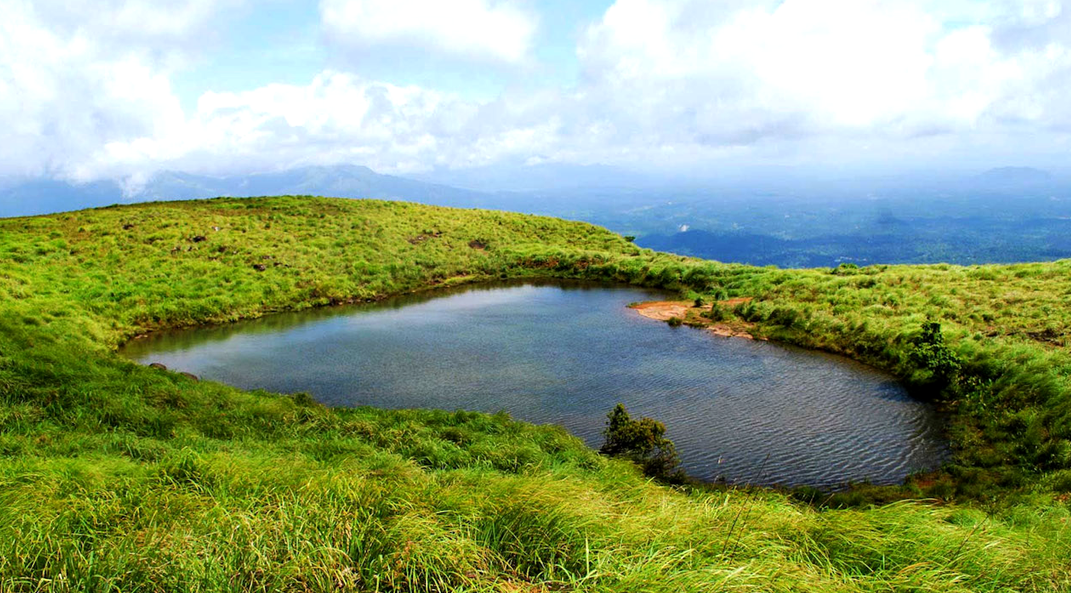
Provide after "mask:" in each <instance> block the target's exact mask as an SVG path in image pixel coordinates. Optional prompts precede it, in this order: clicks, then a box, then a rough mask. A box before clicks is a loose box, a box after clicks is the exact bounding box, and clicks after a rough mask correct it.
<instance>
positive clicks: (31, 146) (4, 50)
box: [0, 0, 181, 176]
mask: <svg viewBox="0 0 1071 593" xmlns="http://www.w3.org/2000/svg"><path fill="white" fill-rule="evenodd" d="M46 4H47V3H33V4H31V3H29V2H25V1H18V0H14V1H12V2H9V3H8V4H7V5H6V12H5V15H4V18H3V19H2V20H0V125H2V129H3V130H4V131H3V132H2V134H3V141H2V142H0V163H3V164H2V165H0V174H23V175H33V174H41V173H46V172H48V173H53V174H58V175H67V176H69V175H73V168H74V166H75V164H76V163H78V162H80V161H81V160H82V159H84V158H86V156H87V155H88V154H90V153H92V152H93V151H95V150H97V149H98V148H99V147H100V146H101V145H102V144H103V143H106V142H109V141H113V140H117V139H124V138H137V137H143V136H152V135H157V134H160V133H162V132H164V131H165V128H166V127H167V126H166V122H167V121H169V120H173V119H174V118H176V117H181V109H180V108H179V105H178V101H177V100H176V99H175V97H174V95H173V94H172V92H171V87H170V82H169V79H168V77H167V75H166V73H164V72H162V71H161V70H160V67H159V64H158V62H157V60H155V59H154V58H152V57H150V56H149V55H148V54H147V52H146V51H144V50H142V49H139V48H136V47H127V48H124V50H123V51H115V50H114V49H113V48H110V47H105V46H103V45H102V44H101V43H99V42H98V36H99V31H97V32H92V33H91V32H90V29H89V28H88V27H87V26H80V27H78V28H77V29H73V30H62V26H60V25H57V24H56V23H54V22H51V21H49V20H48V17H50V16H56V15H57V14H59V15H60V16H61V17H62V19H66V18H68V17H69V16H70V14H73V13H76V12H77V8H78V6H77V5H72V6H70V7H68V8H69V10H71V11H74V12H67V11H65V10H62V9H57V12H55V13H49V12H47V11H46V8H48V7H47V6H46ZM98 8H99V10H100V12H101V13H102V14H105V16H106V13H107V9H108V7H107V6H103V5H102V6H100V7H98ZM102 18H104V17H102Z"/></svg>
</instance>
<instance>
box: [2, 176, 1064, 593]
mask: <svg viewBox="0 0 1071 593" xmlns="http://www.w3.org/2000/svg"><path fill="white" fill-rule="evenodd" d="M1069 274H1071V262H1067V261H1064V262H1056V263H1051V264H1028V265H1016V266H986V267H970V268H959V267H952V266H905V267H872V268H864V269H856V268H852V267H842V268H838V269H836V270H828V269H825V270H804V271H793V270H776V269H766V268H751V267H746V266H736V265H723V264H718V263H714V262H704V261H701V260H694V259H686V258H681V257H677V256H669V255H664V254H657V253H654V252H651V251H648V250H642V249H639V248H637V247H635V246H634V245H631V244H629V243H627V242H626V241H624V240H623V239H621V238H620V237H618V236H616V235H613V234H612V233H609V232H607V231H605V230H603V229H600V228H597V227H593V226H590V225H587V224H583V223H573V222H566V221H561V220H555V219H549V218H541V217H532V216H523V215H517V214H508V213H500V212H487V211H466V210H451V209H446V208H436V207H428V206H418V205H414V204H404V203H388V202H378V201H370V200H368V201H364V200H362V201H351V200H329V199H322V198H307V197H301V198H298V197H283V198H257V199H218V200H209V201H200V202H170V203H159V204H144V205H136V206H127V207H116V208H106V209H99V210H92V211H82V212H74V213H67V214H59V215H52V216H46V217H35V218H22V219H8V220H0V590H9V589H13V590H49V591H68V590H92V591H110V590H116V591H120V590H121V591H139V590H146V591H148V590H152V591H160V590H165V591H172V590H174V591H186V590H192V591H233V590H241V591H252V590H302V591H305V590H312V591H327V590H361V591H388V590H398V591H411V590H436V591H443V590H471V591H492V590H498V591H540V590H600V591H601V590H609V591H640V590H644V591H682V590H693V591H710V590H719V589H725V590H745V589H746V590H756V589H757V590H805V591H827V590H837V591H841V590H843V591H858V590H890V589H893V590H926V591H934V590H938V591H963V590H987V591H997V590H1009V589H1015V590H1067V589H1068V588H1071V577H1069V575H1071V530H1069V529H1068V528H1069V527H1071V516H1069V513H1068V509H1067V505H1066V502H1064V500H1066V496H1065V495H1064V494H1062V492H1064V491H1067V490H1071V446H1069V440H1068V439H1069V436H1071V434H1069V427H1071V395H1069V393H1071V388H1069V376H1071V359H1069V357H1068V353H1067V347H1068V344H1069V339H1071V333H1069V329H1068V328H1069V324H1068V323H1067V321H1068V319H1071V304H1069V302H1071V280H1069V278H1071V275H1069ZM531 276H568V277H584V278H591V279H601V280H617V281H627V282H633V283H642V284H651V285H658V286H663V287H667V288H671V289H679V290H681V291H682V292H684V293H685V294H687V295H688V296H689V297H693V296H696V295H697V294H700V293H701V294H703V295H706V296H707V297H708V298H712V299H726V298H728V297H742V296H748V297H752V298H753V300H752V301H751V302H750V303H746V304H742V305H739V306H737V307H736V308H735V309H734V310H732V311H727V312H725V314H726V315H729V316H732V317H735V318H737V321H739V322H740V323H750V324H753V325H754V331H756V332H758V333H760V334H764V335H767V336H771V337H774V338H779V339H784V340H788V341H793V342H796V343H801V344H804V345H808V346H812V347H821V348H826V349H830V350H835V351H839V352H844V353H847V354H850V355H852V356H855V357H856V358H860V359H862V360H866V361H869V362H873V363H875V364H878V365H881V366H883V367H884V368H887V369H889V370H891V371H893V372H896V373H897V374H899V375H900V376H901V377H904V378H905V380H908V381H909V382H910V384H912V385H914V386H915V388H916V389H917V390H919V391H920V392H921V391H922V390H928V391H929V392H931V393H934V394H935V396H936V397H939V398H942V399H943V400H944V401H946V404H947V405H948V406H949V407H950V410H951V427H952V430H953V434H952V436H953V439H954V443H955V444H956V446H957V457H956V460H955V462H954V463H953V464H952V465H951V466H950V467H949V468H948V470H947V471H946V472H943V473H940V474H937V475H934V476H927V477H924V478H920V479H919V480H916V481H915V482H914V483H913V484H910V485H908V486H906V487H904V488H902V489H900V490H896V491H881V492H879V493H878V495H880V496H888V497H892V498H895V497H902V496H904V495H908V496H912V495H913V496H922V495H924V494H925V495H930V496H937V495H939V496H941V497H943V498H945V499H947V500H957V499H959V500H962V502H958V503H957V502H953V503H946V504H937V503H935V502H934V501H929V502H912V501H902V502H898V503H895V504H892V505H888V506H873V507H862V508H856V509H843V510H836V509H831V508H819V507H818V506H812V505H808V504H803V503H800V502H796V501H795V500H794V499H793V498H792V497H791V496H789V495H788V494H785V493H778V492H773V491H761V490H759V491H749V490H736V489H716V488H702V487H689V488H684V489H681V490H675V489H671V488H668V487H664V486H660V485H657V484H655V483H652V482H649V481H647V480H645V479H644V478H643V477H642V476H641V475H639V473H638V472H637V471H636V470H635V468H632V467H631V466H629V465H627V464H625V463H622V462H617V461H611V460H607V459H604V458H601V457H600V456H598V455H596V454H595V453H593V452H592V451H590V450H589V449H587V448H586V447H584V446H583V444H582V443H580V442H579V441H578V440H577V439H575V438H573V437H570V436H569V435H567V434H565V433H564V432H563V431H561V430H559V429H555V428H553V427H536V426H531V425H528V424H525V423H519V422H514V421H512V420H511V419H509V418H508V417H507V416H505V415H495V416H490V415H484V414H476V413H466V412H454V413H448V412H435V411H383V410H376V409H355V410H328V409H324V408H323V407H321V406H318V405H316V404H315V403H314V402H312V401H311V400H310V398H308V397H307V396H304V395H301V394H298V395H294V396H284V395H276V394H269V393H250V392H242V391H240V390H237V389H233V388H230V387H227V386H224V385H219V384H213V383H209V382H195V381H193V380H191V379H189V378H186V377H184V376H182V375H179V374H175V373H170V372H166V371H159V370H156V369H151V368H146V367H140V366H138V365H134V364H132V363H130V362H128V361H125V360H122V359H120V358H119V357H118V356H116V355H115V354H114V347H115V346H116V345H117V344H119V343H121V342H122V341H123V340H126V339H129V338H130V337H132V336H135V335H137V334H139V333H142V332H145V331H149V330H152V329H155V328H160V327H167V326H178V325H189V324H196V323H203V322H222V321H229V320H234V319H238V318H241V317H251V316H257V315H262V314H265V313H269V312H271V311H277V310H283V309H298V308H304V307H311V306H320V305H326V304H330V303H337V302H343V301H348V300H359V299H374V298H379V297H382V296H385V295H389V294H395V293H399V292H404V291H409V290H417V289H423V288H428V287H433V286H437V285H446V284H452V283H457V282H466V281H474V280H479V279H484V278H493V277H531ZM929 320H935V321H939V322H940V323H941V324H942V325H941V328H942V330H941V333H940V334H938V335H940V336H943V337H944V338H945V342H944V343H942V344H938V345H936V346H935V345H934V344H933V343H926V342H924V341H921V342H920V338H919V335H920V328H922V326H923V324H924V323H925V322H927V321H929ZM920 344H922V346H920ZM920 348H922V350H921V352H922V354H924V355H925V356H922V355H920ZM927 357H928V358H927ZM933 360H937V361H938V363H940V362H941V361H945V362H947V361H948V360H952V361H954V362H955V363H956V365H958V366H957V367H956V368H955V369H952V370H949V369H950V367H946V366H941V364H931V363H932V362H933ZM938 379H940V380H938ZM853 496H856V497H857V498H858V496H861V494H859V493H853V494H849V495H845V496H843V497H842V498H841V500H842V501H844V502H850V500H851V499H852V497H853Z"/></svg>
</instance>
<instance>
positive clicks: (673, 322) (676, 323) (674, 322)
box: [666, 317, 684, 327]
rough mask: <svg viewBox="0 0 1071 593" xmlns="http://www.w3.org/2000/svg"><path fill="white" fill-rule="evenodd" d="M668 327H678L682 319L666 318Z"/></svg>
mask: <svg viewBox="0 0 1071 593" xmlns="http://www.w3.org/2000/svg"><path fill="white" fill-rule="evenodd" d="M666 323H668V324H669V326H670V327H680V326H681V325H682V324H683V323H684V321H683V320H682V319H681V318H680V317H670V318H669V319H667V320H666Z"/></svg>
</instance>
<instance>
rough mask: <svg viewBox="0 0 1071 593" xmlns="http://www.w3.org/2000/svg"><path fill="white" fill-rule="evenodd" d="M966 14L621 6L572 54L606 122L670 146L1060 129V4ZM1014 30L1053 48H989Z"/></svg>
mask: <svg viewBox="0 0 1071 593" xmlns="http://www.w3.org/2000/svg"><path fill="white" fill-rule="evenodd" d="M974 6H975V7H977V4H975V5H974ZM975 13H976V14H975V15H974V17H973V18H975V20H976V22H971V21H969V20H966V19H967V18H969V17H971V13H969V12H967V11H966V9H965V8H964V7H955V6H953V5H952V4H950V3H937V2H881V1H877V0H785V1H784V2H777V3H774V2H757V3H756V2H751V3H733V4H720V5H719V6H717V7H715V8H711V3H709V2H705V1H703V0H669V1H656V0H618V2H616V3H615V4H614V5H613V6H612V7H611V8H610V9H609V10H608V11H607V12H606V14H605V16H604V18H603V19H602V20H601V21H600V22H598V23H596V24H594V25H592V26H591V27H590V28H589V30H588V31H587V32H586V33H585V35H584V37H583V39H582V41H581V44H580V47H579V56H580V59H581V61H582V65H583V68H584V72H585V76H586V80H585V83H586V85H587V88H588V92H589V93H591V94H592V95H594V96H597V97H598V100H599V101H601V102H602V103H603V104H604V105H605V106H606V107H607V110H606V113H607V116H606V117H608V118H611V119H613V120H615V121H617V122H626V121H630V122H632V123H634V124H636V126H637V130H644V131H646V132H648V133H649V134H652V135H654V136H660V137H663V138H664V140H665V141H666V142H669V143H672V142H673V141H674V138H676V139H677V142H682V143H683V142H686V141H687V140H689V139H691V140H694V141H696V142H697V143H699V144H703V145H712V146H725V145H748V144H753V143H755V142H758V141H761V140H763V139H777V138H780V139H794V138H806V137H812V136H818V135H828V134H833V135H845V136H868V137H872V138H874V139H878V140H888V139H910V138H912V137H916V136H920V135H931V134H939V133H963V134H969V133H971V132H972V131H974V130H978V129H980V128H991V127H996V126H1000V125H1005V124H1008V123H1009V122H1011V121H1013V120H1018V121H1021V122H1028V123H1029V124H1030V125H1032V126H1039V127H1041V128H1045V129H1055V128H1056V127H1058V126H1060V125H1063V123H1064V122H1066V117H1067V111H1066V108H1064V107H1062V106H1060V105H1058V104H1057V103H1058V102H1057V101H1055V100H1054V99H1055V98H1054V97H1051V94H1052V89H1053V88H1060V89H1061V90H1060V91H1059V93H1058V94H1059V95H1060V96H1062V97H1064V98H1065V99H1066V98H1067V90H1066V89H1067V87H1066V81H1067V80H1068V78H1071V76H1069V71H1068V68H1069V66H1071V60H1069V55H1068V49H1069V47H1071V28H1068V29H1066V30H1064V31H1063V32H1062V33H1060V34H1051V31H1049V29H1048V28H1049V27H1051V26H1052V25H1053V23H1054V22H1056V21H1057V20H1066V16H1067V14H1066V11H1064V10H1063V9H1062V7H1061V6H1060V3H1059V2H1053V1H1051V0H1050V1H1040V0H1030V1H1028V2H1025V3H1022V2H1020V3H1008V5H1007V6H997V7H996V9H994V10H993V11H991V12H986V11H978V10H977V8H976V9H975ZM978 13H980V14H978ZM1009 23H1010V26H1008V25H1009ZM1015 27H1018V29H1015ZM1022 27H1029V28H1033V29H1037V30H1044V31H1048V32H1049V33H1050V39H1049V40H1048V42H1047V43H1046V45H1045V46H1044V48H1031V47H1029V46H1019V47H1001V46H998V44H997V43H996V41H995V39H996V38H999V37H1000V36H1001V34H1002V32H1005V31H1011V30H1013V29H1014V30H1021V29H1022ZM1026 37H1027V38H1031V37H1032V36H1030V35H1027V36H1026ZM1061 81H1063V82H1061ZM1054 85H1055V86H1054ZM1065 103H1066V101H1065ZM660 131H664V133H661V132H660Z"/></svg>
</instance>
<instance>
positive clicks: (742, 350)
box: [122, 282, 947, 486]
mask: <svg viewBox="0 0 1071 593" xmlns="http://www.w3.org/2000/svg"><path fill="white" fill-rule="evenodd" d="M660 298H665V295H664V294H663V293H660V292H656V291H649V290H645V289H639V288H634V287H608V286H605V285H586V284H580V283H571V282H553V283H524V284H518V283H511V284H496V285H489V286H472V287H466V288H462V289H454V290H450V291H444V292H437V293H429V294H425V295H421V296H407V297H400V298H397V299H391V300H389V301H385V302H383V303H377V304H375V305H361V306H348V307H335V308H328V309H318V310H314V311H309V312H303V313H288V314H280V315H274V316H271V317H267V318H264V319H259V320H255V321H249V322H242V323H236V324H232V325H227V326H219V327H206V328H198V329H193V330H185V331H176V332H166V333H161V334H158V335H154V336H151V337H149V338H147V339H144V340H136V341H134V342H131V343H130V344H128V345H127V346H126V347H125V348H124V350H123V351H122V353H123V354H124V355H126V356H128V357H131V358H133V359H135V360H138V361H140V362H144V363H149V362H162V363H164V364H165V365H167V366H168V367H169V368H171V369H174V370H183V371H188V372H192V373H194V374H197V375H201V376H203V377H205V378H207V379H212V380H216V381H221V382H224V383H228V384H231V385H235V386H238V387H242V388H247V389H256V388H260V389H267V390H270V391H277V392H295V391H307V392H309V393H311V394H313V395H314V396H315V397H316V398H317V399H319V400H320V401H322V402H323V403H325V404H328V405H332V406H357V405H370V406H377V407H383V408H441V409H446V410H454V409H468V410H480V411H485V412H495V411H498V410H507V411H509V412H510V413H511V414H512V415H513V416H514V417H515V418H518V419H522V420H527V421H530V422H536V423H554V424H559V425H561V426H564V427H565V428H566V429H568V430H569V431H570V432H572V433H573V434H575V435H577V436H579V437H581V438H583V439H584V440H585V441H587V442H588V443H589V444H590V445H592V446H593V447H598V446H599V445H600V444H601V440H602V436H601V431H602V428H603V426H604V422H605V417H606V413H607V412H608V411H609V410H610V409H611V408H612V407H613V405H614V404H615V403H617V402H622V403H624V404H625V405H626V406H628V408H629V410H630V411H631V412H632V413H633V415H645V416H651V417H653V418H656V419H658V420H661V421H663V422H665V424H666V426H667V429H668V430H667V436H669V438H671V439H673V441H674V442H675V443H676V444H677V449H678V451H679V452H680V454H681V458H682V460H683V463H684V468H685V470H686V471H687V472H688V473H689V474H691V475H693V476H695V477H697V478H700V479H705V480H715V479H719V478H721V479H725V480H728V481H729V482H750V483H762V484H773V483H779V484H788V485H799V484H809V485H813V486H833V485H836V484H841V483H844V482H846V481H848V480H856V481H858V480H864V479H869V480H870V481H872V482H874V483H894V482H898V481H901V480H903V478H904V477H905V476H906V475H907V474H908V473H909V472H911V471H914V470H918V469H928V468H932V467H934V466H935V465H936V464H938V463H939V462H940V461H941V460H942V459H944V458H945V456H946V454H947V449H946V445H945V443H944V441H943V440H942V438H941V431H940V418H939V417H938V415H937V414H936V413H935V412H934V411H933V410H932V409H931V408H930V407H929V406H927V405H925V404H922V403H920V402H916V401H913V400H912V399H911V398H910V397H908V395H907V393H906V392H905V391H904V389H903V388H902V387H901V386H900V385H899V384H898V383H896V382H895V381H894V380H893V379H892V378H891V377H889V376H888V375H885V374H883V373H880V372H877V371H876V370H874V369H872V368H870V367H867V366H865V365H861V364H858V363H855V362H852V361H850V360H847V359H844V358H841V357H836V356H831V355H827V354H822V353H817V352H809V351H805V350H801V349H797V348H788V347H783V346H779V345H774V344H768V343H765V342H753V341H749V340H743V339H729V338H721V337H716V336H712V335H711V334H710V333H708V332H706V331H702V330H695V329H690V328H686V327H682V328H670V327H669V326H668V325H666V324H665V323H661V322H657V321H652V320H650V319H645V318H642V317H640V316H639V315H638V314H636V313H635V312H633V311H631V310H629V309H628V308H627V307H626V305H627V304H628V303H630V302H633V301H644V300H655V299H660ZM767 455H769V460H768V461H766V462H765V464H764V459H765V458H766V457H767Z"/></svg>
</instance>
